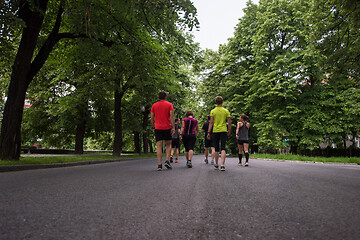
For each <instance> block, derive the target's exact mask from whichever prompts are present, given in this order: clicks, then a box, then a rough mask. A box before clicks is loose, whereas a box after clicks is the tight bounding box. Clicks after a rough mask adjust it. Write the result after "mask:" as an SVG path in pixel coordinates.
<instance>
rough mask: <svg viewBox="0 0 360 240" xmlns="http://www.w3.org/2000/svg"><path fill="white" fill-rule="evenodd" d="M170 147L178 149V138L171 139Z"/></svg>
mask: <svg viewBox="0 0 360 240" xmlns="http://www.w3.org/2000/svg"><path fill="white" fill-rule="evenodd" d="M171 147H172V148H180V139H179V138H173V139H172V141H171Z"/></svg>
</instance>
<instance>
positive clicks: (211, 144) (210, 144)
mask: <svg viewBox="0 0 360 240" xmlns="http://www.w3.org/2000/svg"><path fill="white" fill-rule="evenodd" d="M213 146H214V145H213V143H212V139H211V138H210V140H209V139H207V138H205V148H209V147H213Z"/></svg>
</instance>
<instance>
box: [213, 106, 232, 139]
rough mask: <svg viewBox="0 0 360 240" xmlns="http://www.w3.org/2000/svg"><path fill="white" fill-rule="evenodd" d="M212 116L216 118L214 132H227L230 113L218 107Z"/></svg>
mask: <svg viewBox="0 0 360 240" xmlns="http://www.w3.org/2000/svg"><path fill="white" fill-rule="evenodd" d="M210 116H212V117H214V125H213V132H214V133H217V132H227V130H228V129H227V126H226V120H227V118H228V117H230V112H229V111H228V110H227V109H225V108H223V107H216V108H214V109H213V110H211V112H210Z"/></svg>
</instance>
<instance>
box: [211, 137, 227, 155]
mask: <svg viewBox="0 0 360 240" xmlns="http://www.w3.org/2000/svg"><path fill="white" fill-rule="evenodd" d="M212 140H213V141H212V142H213V145H214V147H215V152H219V150H220V149H221V151H223V150H225V151H226V148H225V144H226V140H227V132H218V133H213V134H212ZM219 143H220V144H221V146H220V147H219Z"/></svg>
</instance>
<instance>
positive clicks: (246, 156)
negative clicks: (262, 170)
mask: <svg viewBox="0 0 360 240" xmlns="http://www.w3.org/2000/svg"><path fill="white" fill-rule="evenodd" d="M245 158H246V162H249V153H248V152H246V153H245Z"/></svg>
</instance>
